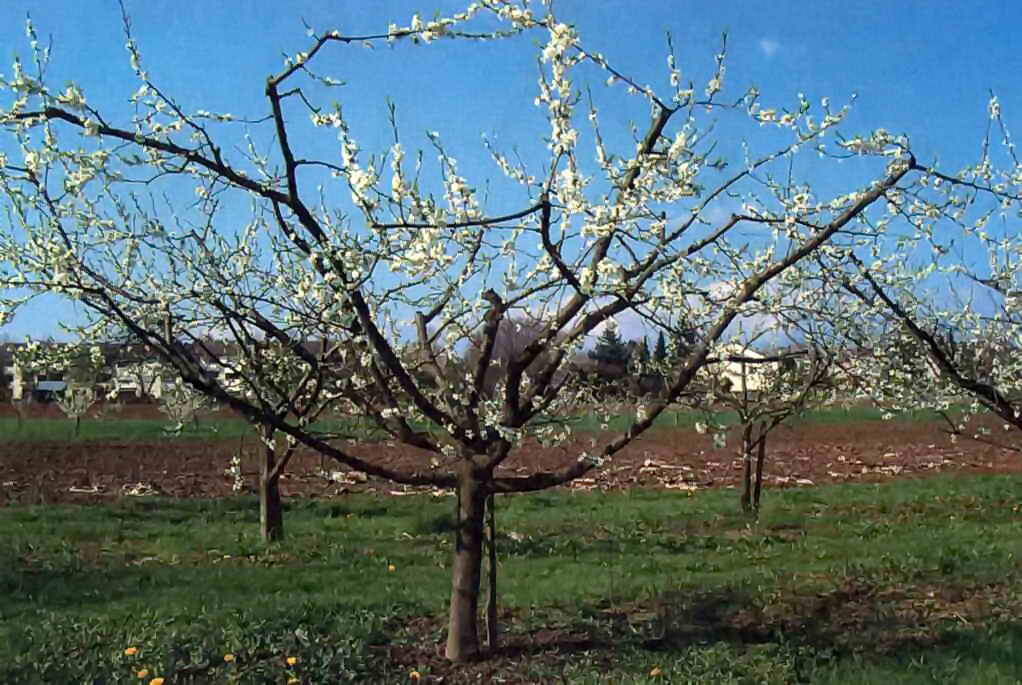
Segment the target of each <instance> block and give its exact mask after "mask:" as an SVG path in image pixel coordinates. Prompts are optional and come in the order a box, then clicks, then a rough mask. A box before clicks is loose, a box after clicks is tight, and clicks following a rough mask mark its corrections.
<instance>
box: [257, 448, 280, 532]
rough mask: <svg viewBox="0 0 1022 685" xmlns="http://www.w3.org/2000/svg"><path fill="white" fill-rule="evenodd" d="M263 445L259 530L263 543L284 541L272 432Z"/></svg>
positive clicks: (275, 451) (278, 475)
mask: <svg viewBox="0 0 1022 685" xmlns="http://www.w3.org/2000/svg"><path fill="white" fill-rule="evenodd" d="M268 432H269V434H270V435H269V439H268V440H267V441H266V444H264V445H263V459H262V463H261V464H260V468H259V530H260V532H261V533H262V536H263V542H265V543H271V542H277V541H279V540H283V539H284V507H283V505H282V504H281V501H280V473H279V472H277V473H275V472H274V466H276V464H277V450H276V449H275V448H274V447H273V446H272V436H273V432H272V430H270V431H268Z"/></svg>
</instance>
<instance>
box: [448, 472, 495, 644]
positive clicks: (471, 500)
mask: <svg viewBox="0 0 1022 685" xmlns="http://www.w3.org/2000/svg"><path fill="white" fill-rule="evenodd" d="M487 494H488V493H487V488H486V482H485V481H484V479H483V475H482V474H480V473H479V472H478V470H477V469H476V468H474V466H473V465H472V463H471V462H470V461H469V460H465V461H464V462H463V464H462V469H461V472H460V473H459V474H458V521H457V526H456V528H455V532H454V536H455V537H454V564H453V566H452V568H451V609H450V620H449V622H448V626H447V658H448V659H450V660H451V661H454V662H465V661H472V660H473V659H476V658H477V657H478V656H479V630H478V622H479V582H480V575H481V570H482V562H483V520H484V517H485V515H486V496H487Z"/></svg>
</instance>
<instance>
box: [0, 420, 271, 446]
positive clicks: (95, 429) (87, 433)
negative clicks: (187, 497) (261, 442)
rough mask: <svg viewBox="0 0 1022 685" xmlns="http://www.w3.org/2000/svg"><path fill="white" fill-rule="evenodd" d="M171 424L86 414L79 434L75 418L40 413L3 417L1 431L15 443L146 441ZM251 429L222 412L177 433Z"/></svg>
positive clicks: (228, 436) (199, 436) (216, 435)
mask: <svg viewBox="0 0 1022 685" xmlns="http://www.w3.org/2000/svg"><path fill="white" fill-rule="evenodd" d="M170 428H171V423H170V421H167V420H166V419H159V418H152V419H148V418H144V419H137V418H121V417H118V416H110V417H104V418H93V417H85V418H83V419H82V422H81V426H80V428H79V432H78V436H77V437H75V435H74V422H73V421H71V420H70V419H66V418H48V417H46V418H42V417H37V418H30V419H26V420H25V421H23V422H21V423H20V424H19V422H18V420H17V419H16V418H12V417H0V435H3V436H4V439H5V440H6V441H8V442H15V443H32V442H49V441H54V440H58V441H59V440H68V441H70V440H76V441H110V440H117V441H125V442H146V441H153V440H161V439H165V438H166V437H167V436H168V435H169V433H168V431H169V429H170ZM250 431H251V429H250V427H249V425H248V423H246V422H245V421H244V420H242V419H240V418H231V417H219V416H218V417H215V418H208V419H202V420H201V421H200V422H199V424H198V425H197V426H196V425H192V424H189V425H186V426H185V427H184V428H183V429H182V430H181V431H180V433H178V434H177V435H178V436H179V437H182V438H188V439H195V440H237V439H238V438H239V437H241V436H242V435H244V434H247V433H249V432H250Z"/></svg>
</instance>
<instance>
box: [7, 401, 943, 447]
mask: <svg viewBox="0 0 1022 685" xmlns="http://www.w3.org/2000/svg"><path fill="white" fill-rule="evenodd" d="M633 419H634V416H633V415H631V414H615V415H613V416H612V417H611V419H610V422H609V423H608V424H607V425H608V428H609V430H612V431H618V432H620V431H624V430H626V429H627V428H628V426H630V425H631V422H632V420H633ZM714 419H715V420H716V421H717V422H719V423H721V424H723V425H725V426H734V425H736V424H737V421H738V418H737V415H736V414H735V413H734V412H730V411H725V412H719V413H717V414H716V415H715V417H714ZM703 420H705V417H704V416H703V415H702V414H698V413H696V412H693V411H689V410H667V411H665V412H664V413H663V414H661V415H660V416H659V417H658V418H657V421H656V423H655V424H654V430H657V429H663V430H669V429H674V428H685V429H690V428H692V427H694V426H695V424H696V422H698V421H703ZM881 420H883V412H882V411H881V410H880V409H876V408H873V407H826V408H822V409H817V410H814V411H812V412H809V413H807V414H806V415H804V416H801V417H795V418H793V419H792V420H791V423H792V424H793V425H798V424H799V423H861V422H863V421H881ZM896 420H898V421H913V422H924V423H925V422H929V423H934V422H938V421H939V420H940V419H939V417H938V416H937V415H936V414H935V413H934V412H932V411H927V410H919V411H914V412H907V413H903V414H898V415H897V417H896ZM572 425H573V426H574V429H575V430H576V431H579V432H598V431H600V430H602V425H603V418H602V417H600V416H597V415H596V414H593V413H587V414H582V415H579V416H577V417H575V418H574V419H573V420H572ZM315 427H316V428H318V429H320V430H324V431H331V432H338V433H341V434H343V435H346V436H350V437H352V438H354V439H359V440H362V441H372V440H375V439H380V438H381V437H382V434H381V433H380V432H379V431H378V430H377V429H375V428H374V427H373V426H372V425H370V423H369V422H368V421H367V420H361V419H358V418H337V417H333V418H329V419H326V420H323V421H321V422H319V423H318V424H316V426H315ZM169 428H170V422H168V421H167V420H165V419H161V418H151V419H148V418H146V419H138V418H120V417H118V416H116V415H111V416H107V417H102V418H95V417H86V418H84V419H82V422H81V428H80V432H79V434H78V436H77V437H74V435H73V433H74V424H73V422H72V421H70V420H69V419H64V418H30V419H27V420H25V421H24V422H22V423H20V424H19V422H18V420H17V419H16V418H13V417H0V435H3V436H4V437H5V439H7V440H8V441H9V442H16V443H33V442H46V441H53V440H78V441H109V440H117V441H127V442H132V441H136V442H145V441H152V440H159V439H163V438H166V437H167V436H168V429H169ZM251 432H252V429H251V427H250V426H249V424H248V423H246V422H245V421H244V420H243V419H241V418H236V417H232V416H221V415H217V416H213V417H207V418H203V419H202V420H201V421H200V422H199V424H198V425H191V424H189V425H187V426H185V427H184V429H183V430H182V431H181V432H180V433H179V434H177V435H178V436H179V437H182V438H188V439H195V440H225V441H226V440H238V439H239V438H240V437H241V436H242V435H249V434H251Z"/></svg>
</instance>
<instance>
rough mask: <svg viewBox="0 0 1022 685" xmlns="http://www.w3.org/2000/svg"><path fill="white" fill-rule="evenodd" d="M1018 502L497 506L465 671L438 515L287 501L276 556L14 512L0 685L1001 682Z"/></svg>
mask: <svg viewBox="0 0 1022 685" xmlns="http://www.w3.org/2000/svg"><path fill="white" fill-rule="evenodd" d="M1020 486H1022V478H1020V477H1016V476H983V477H968V478H966V477H958V478H951V477H939V478H932V479H926V480H912V481H899V482H890V483H886V484H883V485H842V486H830V487H821V488H807V489H799V490H785V491H777V492H773V493H771V495H770V497H769V500H768V503H767V508H766V509H765V511H764V512H763V514H762V516H761V518H760V520H759V521H758V522H752V521H750V520H749V519H747V518H746V517H744V516H742V515H739V514H738V513H736V510H737V502H736V497H737V495H736V494H735V493H734V492H733V491H703V492H699V493H698V494H695V495H692V496H686V495H679V494H674V493H665V492H653V491H639V490H636V491H630V492H622V493H605V494H599V493H590V494H580V493H570V492H562V491H556V492H545V493H539V494H534V495H525V496H514V497H502V498H499V499H498V521H499V526H500V531H501V534H500V538H499V547H500V554H501V559H502V566H501V574H502V575H501V588H502V602H503V606H504V607H506V608H507V609H508V612H509V613H508V614H507V615H506V616H505V618H504V620H503V626H504V629H505V631H506V634H507V639H508V641H509V642H510V643H511V644H512V645H519V646H520V647H519V648H518V651H515V650H512V651H509V652H504V653H501V654H500V655H498V656H497V657H496V658H494V659H492V660H491V661H490V662H489V663H487V664H485V665H481V666H480V665H477V666H474V667H468V668H466V669H460V670H450V669H449V668H448V667H447V666H445V665H444V664H443V662H442V660H438V659H437V658H436V652H435V648H436V643H437V641H439V640H440V638H441V631H442V628H443V623H444V612H445V607H446V600H447V595H448V592H449V586H448V582H449V578H448V570H447V567H448V566H449V561H450V554H451V537H450V532H449V531H450V528H451V519H450V515H451V511H452V506H453V501H452V499H451V498H433V497H430V496H425V495H424V496H409V497H390V498H384V497H374V496H368V495H365V496H349V497H346V498H344V499H340V500H332V501H309V500H302V501H292V502H289V507H288V511H287V515H286V519H285V522H286V525H287V527H288V536H289V537H288V539H287V541H285V542H284V543H282V544H280V545H277V546H275V547H273V548H271V549H269V550H266V549H264V548H263V546H262V545H261V543H260V542H259V540H258V536H257V525H258V512H257V509H256V506H255V502H254V501H253V500H251V499H247V498H236V499H224V500H215V501H198V500H167V499H147V498H138V499H136V498H125V499H121V500H119V501H117V502H114V503H112V504H110V505H108V506H92V507H19V508H8V509H3V510H0V530H2V531H3V533H4V535H3V536H2V537H0V596H3V597H4V601H3V602H0V682H25V683H32V682H138V681H139V680H138V678H137V677H136V676H137V672H138V670H140V669H142V668H145V669H147V670H148V671H149V673H151V674H153V675H160V676H167V677H168V681H167V682H168V683H170V682H197V683H198V682H233V681H231V680H230V679H231V678H232V677H235V678H237V680H236V681H237V682H246V683H248V682H278V683H279V682H286V681H287V679H288V678H289V677H295V678H299V679H300V681H301V682H379V683H388V682H404V681H406V680H407V674H408V672H409V670H410V669H412V668H417V669H418V670H419V671H420V672H421V673H422V674H423V675H424V679H425V680H426V681H429V679H430V678H431V677H433V676H440V675H444V676H446V678H447V680H446V682H463V681H464V682H468V681H470V680H471V681H473V682H475V680H473V679H479V678H481V679H482V680H487V679H490V678H494V677H495V676H494V675H493V674H497V675H501V676H503V677H507V678H509V680H508V682H550V681H556V680H557V679H558V678H559V677H560V674H561V673H562V672H563V674H564V677H565V678H566V679H567V681H568V682H577V683H644V682H692V683H707V682H713V683H788V682H814V683H815V682H821V683H874V682H875V683H885V682H898V683H903V682H906V683H913V682H919V683H948V682H954V683H1000V682H1004V683H1008V682H1017V681H1018V680H1019V679H1022V622H1020V621H1019V620H1018V619H1017V617H1018V616H1020V615H1022V583H1020V582H1019V580H1020V565H1019V560H1020V558H1022V514H1020V513H1019V511H1020V509H1022V495H1020V493H1022V488H1020ZM389 565H393V566H394V567H395V570H394V571H393V572H390V571H388V566H389ZM543 634H547V635H552V636H554V638H553V642H552V644H549V645H547V646H546V647H530V645H532V643H533V642H535V641H536V640H537V639H538V638H537V635H543ZM129 646H133V647H137V648H138V652H137V653H136V654H135V655H133V656H127V655H125V654H124V649H125V648H127V647H129ZM224 654H233V655H235V657H236V659H235V661H233V662H230V663H228V662H225V661H224V660H223V655H224ZM288 656H294V657H297V658H298V660H299V661H298V663H297V664H296V665H295V666H294V667H289V666H288V665H287V663H286V661H285V659H286V658H287V657H288ZM480 669H491V670H480ZM653 669H659V670H658V671H656V672H658V673H659V675H656V676H650V675H649V674H650V673H651V672H654V671H653ZM483 673H485V674H489V675H486V676H480V674H483Z"/></svg>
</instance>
